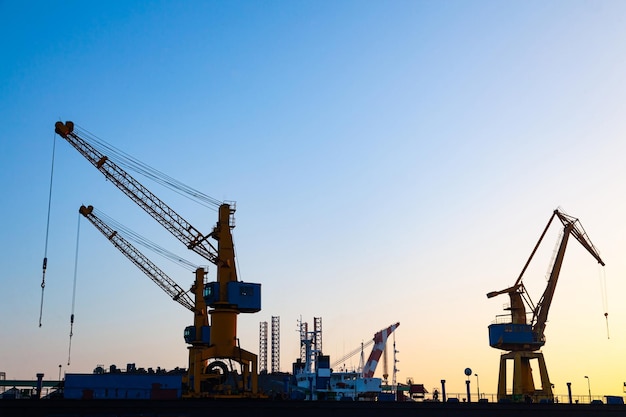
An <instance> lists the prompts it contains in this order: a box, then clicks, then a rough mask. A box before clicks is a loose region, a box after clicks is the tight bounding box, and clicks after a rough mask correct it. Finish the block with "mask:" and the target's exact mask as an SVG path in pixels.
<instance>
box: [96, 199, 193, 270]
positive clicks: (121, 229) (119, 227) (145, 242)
mask: <svg viewBox="0 0 626 417" xmlns="http://www.w3.org/2000/svg"><path fill="white" fill-rule="evenodd" d="M93 211H94V214H95V215H96V216H97V217H99V218H100V219H101V220H102V221H103V222H104V223H105V224H107V225H108V226H109V227H111V228H112V229H114V230H115V231H116V232H118V233H119V234H120V235H122V236H124V237H125V238H126V239H128V240H130V241H133V242H134V243H137V244H139V245H141V246H143V247H144V248H147V249H150V250H151V251H153V252H154V253H156V254H158V255H160V256H162V257H163V258H165V259H168V260H170V261H172V262H174V263H177V264H179V265H181V266H182V267H184V268H185V269H187V270H189V271H195V270H196V269H198V266H197V265H195V264H194V263H192V262H190V261H188V260H186V259H184V258H183V257H182V256H178V255H176V254H175V253H173V252H171V251H169V250H167V249H165V248H163V247H162V246H159V245H157V244H156V243H154V242H151V241H150V240H149V239H146V238H145V237H143V236H141V235H140V234H138V233H137V232H135V231H133V230H132V229H130V228H128V227H127V226H124V225H123V224H122V223H120V222H118V221H117V220H115V219H113V218H112V217H110V216H108V215H106V214H105V213H103V212H102V211H100V210H97V209H95V208H94V210H93Z"/></svg>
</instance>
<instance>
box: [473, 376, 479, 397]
mask: <svg viewBox="0 0 626 417" xmlns="http://www.w3.org/2000/svg"><path fill="white" fill-rule="evenodd" d="M474 376H475V377H476V392H477V393H478V401H480V385H478V374H474Z"/></svg>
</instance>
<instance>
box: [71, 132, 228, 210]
mask: <svg viewBox="0 0 626 417" xmlns="http://www.w3.org/2000/svg"><path fill="white" fill-rule="evenodd" d="M76 130H77V131H79V132H80V134H81V138H83V140H85V141H86V142H88V143H89V144H90V145H92V146H93V147H94V148H96V149H97V150H98V151H99V152H101V153H103V154H105V155H106V156H107V158H110V159H111V160H112V161H114V162H115V163H116V164H118V165H120V166H121V167H123V168H126V169H129V170H132V171H134V172H137V173H139V174H141V175H143V176H144V177H146V178H149V179H151V180H152V181H154V182H156V183H158V184H161V185H163V186H165V187H166V188H169V189H170V190H172V191H174V192H176V193H177V194H179V195H182V196H183V197H186V198H188V199H190V200H192V201H195V202H197V203H199V204H201V205H203V206H205V207H207V208H211V209H215V208H216V207H219V206H220V205H221V204H222V202H221V201H220V200H217V199H215V198H213V197H210V196H208V195H206V194H204V193H202V192H200V191H198V190H196V189H194V188H192V187H190V186H188V185H185V184H184V183H182V182H180V181H178V180H176V179H174V178H173V177H170V176H169V175H167V174H165V173H163V172H161V171H159V170H157V169H155V168H152V167H150V166H149V165H147V164H145V163H143V162H141V161H140V160H138V159H137V158H134V157H132V156H131V155H129V154H127V153H126V152H124V151H122V150H120V149H118V148H116V147H114V146H113V145H111V144H109V143H107V142H105V141H104V140H102V139H100V138H98V137H97V136H95V135H93V134H92V133H90V132H88V131H86V130H84V129H82V128H77V129H76Z"/></svg>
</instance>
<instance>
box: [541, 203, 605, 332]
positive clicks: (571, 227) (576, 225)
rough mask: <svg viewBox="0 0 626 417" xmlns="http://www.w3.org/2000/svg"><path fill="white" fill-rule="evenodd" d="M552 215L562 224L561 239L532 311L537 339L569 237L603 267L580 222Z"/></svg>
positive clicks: (543, 326)
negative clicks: (543, 286)
mask: <svg viewBox="0 0 626 417" xmlns="http://www.w3.org/2000/svg"><path fill="white" fill-rule="evenodd" d="M554 215H555V216H557V217H558V218H559V220H561V223H562V224H563V227H564V228H563V237H562V239H561V243H560V245H559V249H558V252H557V254H556V257H555V259H554V265H553V266H552V271H551V272H550V278H549V279H548V284H547V286H546V289H545V290H544V292H543V295H542V296H541V298H540V299H539V302H538V303H537V306H536V307H535V309H534V311H533V319H532V322H533V323H534V326H533V332H534V333H535V334H537V335H538V337H539V338H543V333H544V330H545V327H546V322H547V320H548V311H549V310H550V305H551V304H552V299H553V297H554V291H555V289H556V284H557V281H558V279H559V274H560V272H561V266H562V264H563V258H564V256H565V249H566V247H567V242H568V240H569V236H570V235H571V236H574V238H576V240H577V241H578V242H579V243H580V244H581V245H582V246H583V247H584V248H585V249H587V251H588V252H589V253H590V254H591V256H593V257H594V259H595V260H596V261H598V263H599V264H600V265H602V266H604V261H603V260H602V258H601V257H600V254H599V253H598V251H597V249H596V248H595V246H593V243H591V240H589V237H588V236H587V233H586V232H585V230H584V229H583V227H582V225H581V224H580V221H579V220H578V219H577V218H575V217H572V216H568V215H567V214H564V213H561V212H560V211H558V210H554Z"/></svg>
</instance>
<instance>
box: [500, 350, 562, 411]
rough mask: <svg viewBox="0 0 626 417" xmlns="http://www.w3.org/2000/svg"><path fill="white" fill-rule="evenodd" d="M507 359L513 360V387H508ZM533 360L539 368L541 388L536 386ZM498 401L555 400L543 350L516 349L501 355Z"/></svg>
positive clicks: (536, 401)
mask: <svg viewBox="0 0 626 417" xmlns="http://www.w3.org/2000/svg"><path fill="white" fill-rule="evenodd" d="M507 361H513V378H512V389H508V388H507V381H508V380H507ZM531 361H536V362H537V365H538V368H539V377H540V381H541V388H539V389H537V388H535V382H534V380H533V375H532V368H531ZM498 401H513V402H535V403H538V402H553V401H554V395H553V393H552V384H551V383H550V378H548V370H547V368H546V362H545V360H544V358H543V353H541V352H528V351H514V352H508V353H504V354H502V355H501V356H500V375H499V378H498Z"/></svg>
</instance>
